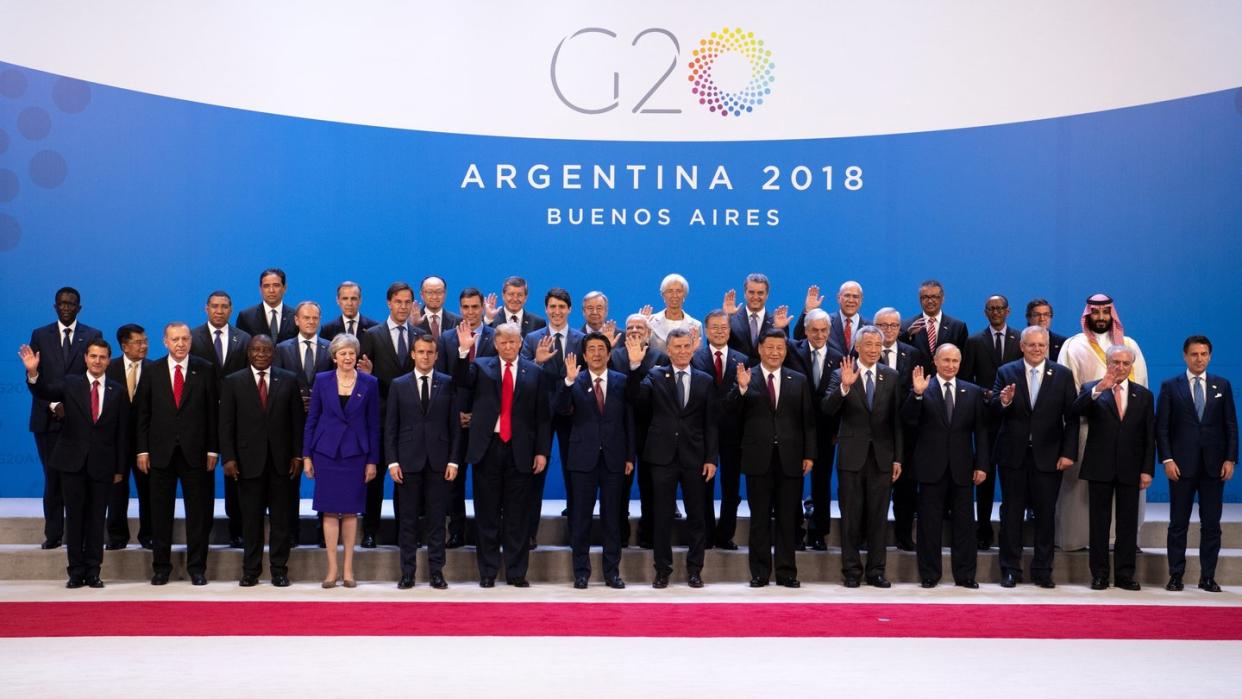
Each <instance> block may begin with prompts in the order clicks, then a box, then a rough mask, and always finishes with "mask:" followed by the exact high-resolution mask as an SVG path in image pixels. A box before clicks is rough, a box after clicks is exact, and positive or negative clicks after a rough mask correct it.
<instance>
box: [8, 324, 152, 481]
mask: <svg viewBox="0 0 1242 699" xmlns="http://www.w3.org/2000/svg"><path fill="white" fill-rule="evenodd" d="M79 327H81V326H79ZM26 387H27V388H29V389H30V392H31V394H33V395H35V396H37V397H38V398H41V399H42V400H45V401H49V402H53V403H55V402H60V403H63V404H64V406H65V417H64V419H62V420H61V429H60V437H59V438H58V439H57V440H56V448H55V449H53V450H52V457H51V461H50V462H49V463H48V467H49V468H52V469H55V470H57V471H64V472H66V473H80V472H81V471H82V470H83V469H85V470H86V474H87V475H88V476H89V477H90V479H91V480H94V481H102V482H108V483H110V482H112V476H113V475H115V474H118V473H125V468H126V466H128V464H129V455H130V454H131V453H132V451H131V449H130V446H129V432H130V430H129V413H130V409H129V395H128V394H127V393H126V390H125V384H118V383H117V382H115V381H113V380H111V379H109V378H108V377H107V376H106V375H105V376H104V377H103V379H102V381H101V383H100V399H101V408H100V411H99V421H98V422H96V421H95V420H94V419H93V418H92V415H91V386H90V382H89V381H88V380H87V378H86V374H85V372H83V373H82V374H76V373H75V374H70V375H68V376H65V377H62V378H53V377H51V376H47V375H44V374H43V373H42V372H40V374H39V378H38V380H37V381H36V382H35V383H33V384H32V383H30V382H29V381H27V382H26Z"/></svg>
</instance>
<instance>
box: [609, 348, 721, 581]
mask: <svg viewBox="0 0 1242 699" xmlns="http://www.w3.org/2000/svg"><path fill="white" fill-rule="evenodd" d="M665 344H666V347H667V349H668V357H669V361H670V366H667V367H656V368H654V369H652V370H651V371H650V372H648V373H647V376H646V377H644V378H642V379H641V380H640V379H639V377H638V376H636V375H635V374H634V372H635V371H637V370H638V369H639V368H640V367H641V366H642V362H643V357H644V355H645V354H646V352H647V348H645V347H643V346H642V344H641V343H640V342H639V341H638V340H637V339H636V338H629V337H627V338H626V342H625V348H626V353H627V354H628V355H629V358H630V365H629V370H630V376H631V377H632V378H631V380H630V381H629V382H628V383H627V384H626V387H627V391H628V392H629V394H630V395H629V396H628V397H629V398H630V402H631V403H633V404H634V405H636V406H646V407H647V409H648V410H650V413H651V425H650V427H649V428H648V431H647V443H646V445H645V446H644V450H643V461H644V462H646V463H649V464H651V467H652V471H651V486H652V491H653V492H652V501H653V502H652V504H653V507H654V509H655V512H654V516H653V519H652V522H653V525H654V531H653V538H654V542H653V543H654V546H655V572H656V575H655V580H654V581H653V582H652V587H655V588H657V589H663V588H665V587H668V578H669V575H670V574H672V572H673V544H672V536H673V511H674V509H675V502H676V500H677V486H678V485H679V484H680V485H681V493H682V502H684V503H685V505H686V526H687V529H688V530H689V542H688V543H689V549H688V550H687V551H686V575H687V582H688V583H689V585H690V587H693V588H699V587H703V576H702V571H703V553H704V550H705V549H706V545H707V531H706V525H705V522H704V518H703V503H704V502H705V500H706V496H705V495H704V493H703V490H704V487H705V486H704V484H705V483H707V482H710V481H711V479H712V477H713V476H714V475H715V474H716V459H717V458H718V457H719V454H720V452H719V446H718V445H719V440H718V436H717V425H718V424H719V418H718V417H717V413H718V411H719V406H718V405H717V401H716V389H715V382H714V381H713V380H712V377H711V375H710V374H706V373H704V372H701V371H699V370H697V369H695V368H693V367H691V366H690V359H691V357H692V356H693V355H694V344H693V340H692V339H691V336H690V332H689V331H687V330H684V329H682V328H674V329H673V330H670V331H669V333H668V336H667V337H666V340H665Z"/></svg>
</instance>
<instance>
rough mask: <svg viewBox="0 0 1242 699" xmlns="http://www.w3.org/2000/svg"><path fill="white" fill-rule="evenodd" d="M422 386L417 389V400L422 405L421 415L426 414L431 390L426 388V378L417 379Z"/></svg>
mask: <svg viewBox="0 0 1242 699" xmlns="http://www.w3.org/2000/svg"><path fill="white" fill-rule="evenodd" d="M418 378H419V380H420V383H422V386H420V387H419V389H418V399H419V401H420V402H421V403H422V404H423V415H426V414H427V404H428V403H430V402H431V390H430V389H429V388H427V377H426V376H420V377H418Z"/></svg>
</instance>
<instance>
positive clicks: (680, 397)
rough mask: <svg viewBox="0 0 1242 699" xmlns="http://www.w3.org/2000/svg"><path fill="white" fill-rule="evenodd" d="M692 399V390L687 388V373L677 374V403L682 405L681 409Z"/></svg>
mask: <svg viewBox="0 0 1242 699" xmlns="http://www.w3.org/2000/svg"><path fill="white" fill-rule="evenodd" d="M689 398H690V390H689V388H687V386H686V372H684V371H679V372H677V402H679V403H681V407H683V408H684V407H686V403H687V402H688V401H689Z"/></svg>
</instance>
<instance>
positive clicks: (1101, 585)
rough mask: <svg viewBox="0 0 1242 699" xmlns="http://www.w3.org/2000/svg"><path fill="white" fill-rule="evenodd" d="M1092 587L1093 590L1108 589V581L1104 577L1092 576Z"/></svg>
mask: <svg viewBox="0 0 1242 699" xmlns="http://www.w3.org/2000/svg"><path fill="white" fill-rule="evenodd" d="M1091 589H1092V590H1107V589H1108V581H1107V580H1105V579H1104V578H1091Z"/></svg>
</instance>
